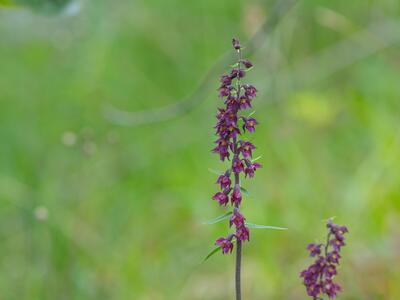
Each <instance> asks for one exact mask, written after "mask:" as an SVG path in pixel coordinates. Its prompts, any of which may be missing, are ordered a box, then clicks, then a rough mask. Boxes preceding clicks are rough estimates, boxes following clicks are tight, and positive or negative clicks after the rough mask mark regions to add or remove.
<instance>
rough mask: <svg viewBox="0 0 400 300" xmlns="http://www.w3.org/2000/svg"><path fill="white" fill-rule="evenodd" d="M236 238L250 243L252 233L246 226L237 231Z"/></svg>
mask: <svg viewBox="0 0 400 300" xmlns="http://www.w3.org/2000/svg"><path fill="white" fill-rule="evenodd" d="M236 237H237V238H238V239H239V240H241V241H249V240H250V232H249V229H248V228H247V227H246V226H241V227H239V228H238V229H237V231H236Z"/></svg>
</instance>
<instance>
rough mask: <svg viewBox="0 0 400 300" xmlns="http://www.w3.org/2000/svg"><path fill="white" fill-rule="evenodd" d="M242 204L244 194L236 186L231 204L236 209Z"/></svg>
mask: <svg viewBox="0 0 400 300" xmlns="http://www.w3.org/2000/svg"><path fill="white" fill-rule="evenodd" d="M241 202H242V193H241V192H240V187H238V186H235V188H234V189H233V193H232V196H231V203H232V204H233V205H235V206H236V207H238V206H239V205H240V203H241Z"/></svg>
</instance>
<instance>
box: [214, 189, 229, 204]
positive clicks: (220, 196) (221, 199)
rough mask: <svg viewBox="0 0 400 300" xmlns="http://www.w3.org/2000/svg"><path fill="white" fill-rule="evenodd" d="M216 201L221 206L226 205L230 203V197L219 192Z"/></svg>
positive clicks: (215, 196)
mask: <svg viewBox="0 0 400 300" xmlns="http://www.w3.org/2000/svg"><path fill="white" fill-rule="evenodd" d="M213 199H214V200H217V201H218V202H219V204H220V205H226V204H228V202H229V198H228V196H227V195H226V194H225V193H223V192H218V193H216V194H215V195H214V196H213Z"/></svg>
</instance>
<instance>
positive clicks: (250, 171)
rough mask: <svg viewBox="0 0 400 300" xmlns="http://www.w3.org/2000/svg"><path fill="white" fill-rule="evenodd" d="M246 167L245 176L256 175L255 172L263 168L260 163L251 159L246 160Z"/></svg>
mask: <svg viewBox="0 0 400 300" xmlns="http://www.w3.org/2000/svg"><path fill="white" fill-rule="evenodd" d="M246 166H247V167H246V168H245V169H244V174H245V177H247V176H249V177H250V178H251V177H253V176H254V172H255V171H256V170H257V169H259V168H261V165H260V164H259V163H251V162H250V161H249V160H246Z"/></svg>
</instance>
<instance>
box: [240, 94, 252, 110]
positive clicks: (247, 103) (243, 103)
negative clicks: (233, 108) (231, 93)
mask: <svg viewBox="0 0 400 300" xmlns="http://www.w3.org/2000/svg"><path fill="white" fill-rule="evenodd" d="M239 105H240V108H241V109H246V108H251V99H250V98H249V97H247V96H241V97H240V99H239Z"/></svg>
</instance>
